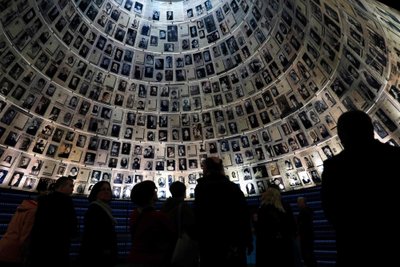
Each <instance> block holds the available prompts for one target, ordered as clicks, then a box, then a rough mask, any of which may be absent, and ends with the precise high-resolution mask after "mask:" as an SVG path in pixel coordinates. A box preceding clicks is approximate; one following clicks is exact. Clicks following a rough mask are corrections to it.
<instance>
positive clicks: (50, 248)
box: [28, 176, 78, 267]
mask: <svg viewBox="0 0 400 267" xmlns="http://www.w3.org/2000/svg"><path fill="white" fill-rule="evenodd" d="M73 188H74V182H73V180H72V178H69V177H64V176H63V177H60V178H58V180H57V181H56V183H55V186H54V192H52V193H50V194H48V195H46V196H43V197H42V198H40V199H39V203H38V208H37V211H36V216H35V222H34V224H33V227H32V233H31V243H30V251H29V252H28V253H29V256H28V258H29V259H28V261H29V265H30V266H34V267H37V266H41V267H50V266H57V267H64V266H65V267H67V266H69V250H70V245H71V239H72V238H73V237H75V236H77V233H78V224H77V218H76V215H75V209H74V205H73V203H72V199H71V196H70V195H71V194H72V190H73Z"/></svg>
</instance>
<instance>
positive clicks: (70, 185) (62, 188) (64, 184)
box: [54, 176, 74, 195]
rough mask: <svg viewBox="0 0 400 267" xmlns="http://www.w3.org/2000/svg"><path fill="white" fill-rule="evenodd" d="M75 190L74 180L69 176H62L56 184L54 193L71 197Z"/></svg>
mask: <svg viewBox="0 0 400 267" xmlns="http://www.w3.org/2000/svg"><path fill="white" fill-rule="evenodd" d="M73 189H74V180H73V179H72V178H71V177H68V176H62V177H60V178H58V179H57V181H56V182H55V184H54V191H56V192H60V193H63V194H66V195H71V194H72V191H73Z"/></svg>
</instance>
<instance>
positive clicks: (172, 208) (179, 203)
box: [161, 181, 198, 267]
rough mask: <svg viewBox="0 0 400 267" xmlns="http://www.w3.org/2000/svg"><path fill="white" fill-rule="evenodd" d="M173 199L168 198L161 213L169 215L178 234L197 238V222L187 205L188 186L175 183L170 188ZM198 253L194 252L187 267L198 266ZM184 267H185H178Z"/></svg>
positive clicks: (178, 182)
mask: <svg viewBox="0 0 400 267" xmlns="http://www.w3.org/2000/svg"><path fill="white" fill-rule="evenodd" d="M169 191H170V192H171V195H172V197H169V198H167V200H166V201H165V202H164V204H163V206H162V207H161V211H163V212H165V213H167V214H168V215H169V217H170V218H171V220H172V222H173V224H174V228H175V232H176V233H178V234H179V233H186V234H187V235H188V236H189V237H190V238H191V239H195V238H196V234H195V221H194V213H193V210H192V208H191V207H190V206H189V205H188V204H187V203H185V193H186V186H185V184H184V183H182V182H180V181H175V182H173V183H171V185H170V186H169ZM196 254H197V251H193V255H194V256H193V257H191V259H192V260H193V261H191V262H190V263H191V264H190V265H187V266H185V267H196V266H198V256H197V257H196ZM177 267H183V266H177Z"/></svg>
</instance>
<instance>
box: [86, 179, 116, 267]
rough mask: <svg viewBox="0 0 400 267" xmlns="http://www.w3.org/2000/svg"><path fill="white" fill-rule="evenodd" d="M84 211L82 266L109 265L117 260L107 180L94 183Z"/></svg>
mask: <svg viewBox="0 0 400 267" xmlns="http://www.w3.org/2000/svg"><path fill="white" fill-rule="evenodd" d="M88 198H89V202H90V204H89V208H88V210H87V211H86V213H85V219H84V223H85V228H84V230H83V236H82V243H81V250H80V260H81V264H82V266H97V267H111V266H114V265H115V264H116V262H117V235H116V232H115V225H116V220H115V218H114V217H113V215H112V210H111V207H110V206H109V203H110V201H111V198H112V194H111V186H110V183H109V182H107V181H100V182H98V183H96V184H95V185H94V186H93V188H92V190H91V191H90V194H89V197H88Z"/></svg>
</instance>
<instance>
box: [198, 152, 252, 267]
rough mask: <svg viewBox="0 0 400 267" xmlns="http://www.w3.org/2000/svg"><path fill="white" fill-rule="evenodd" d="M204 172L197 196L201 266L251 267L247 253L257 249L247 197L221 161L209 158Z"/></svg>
mask: <svg viewBox="0 0 400 267" xmlns="http://www.w3.org/2000/svg"><path fill="white" fill-rule="evenodd" d="M202 168H203V178H200V179H198V184H197V186H196V188H195V196H194V197H195V200H194V212H195V221H196V231H197V234H198V240H199V249H200V266H201V267H209V266H231V267H236V266H238V267H239V266H247V262H246V249H247V250H248V253H251V251H252V250H253V247H252V235H251V223H250V222H251V220H250V214H249V210H248V207H247V202H246V199H245V197H244V194H243V192H242V191H241V190H240V188H239V186H238V185H236V184H235V183H233V182H231V181H229V179H228V178H227V177H226V175H225V172H224V166H223V164H222V160H221V159H219V158H217V157H209V158H206V159H205V160H204V161H203V162H202Z"/></svg>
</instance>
